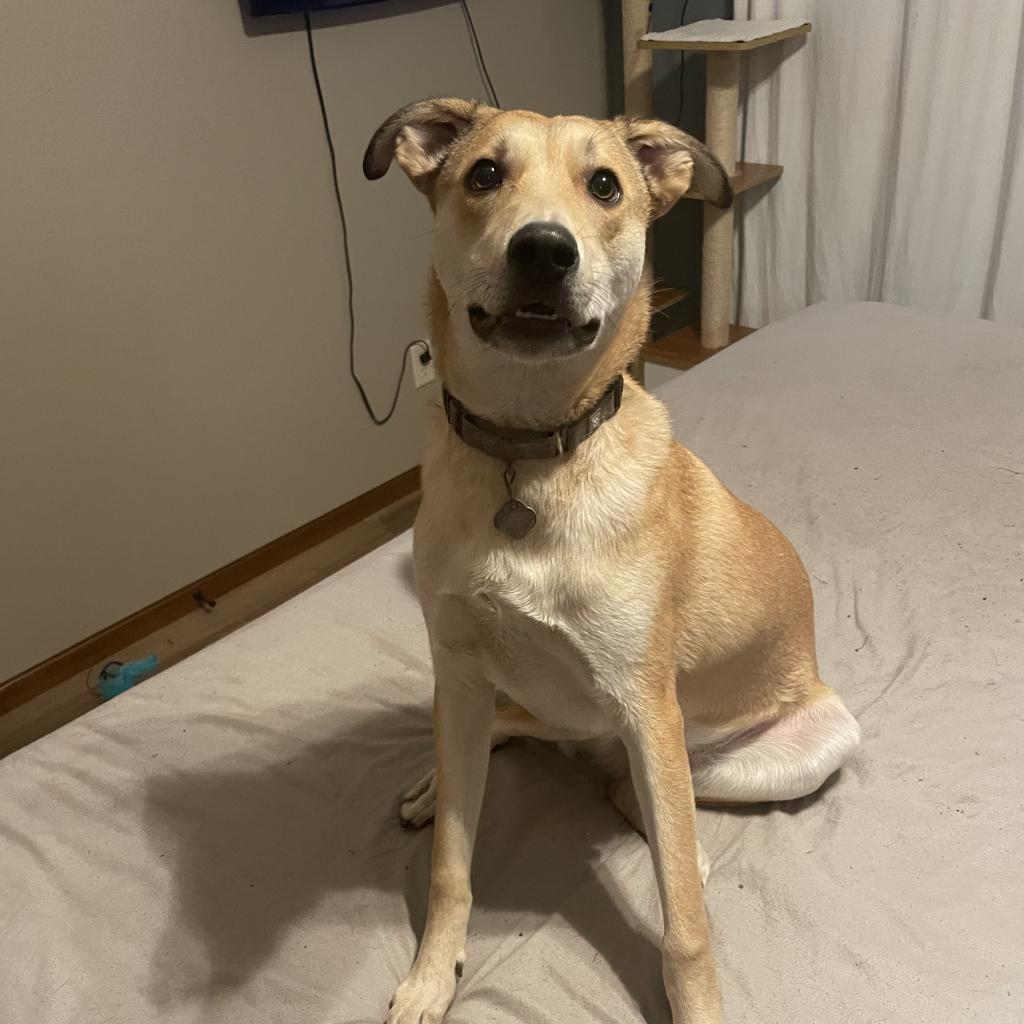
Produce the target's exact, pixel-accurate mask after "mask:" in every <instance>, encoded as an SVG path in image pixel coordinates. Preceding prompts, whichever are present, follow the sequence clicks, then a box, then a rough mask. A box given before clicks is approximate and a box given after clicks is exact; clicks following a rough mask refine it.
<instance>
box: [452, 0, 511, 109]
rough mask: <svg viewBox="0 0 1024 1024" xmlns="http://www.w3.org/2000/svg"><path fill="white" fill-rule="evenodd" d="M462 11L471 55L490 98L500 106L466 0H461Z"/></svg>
mask: <svg viewBox="0 0 1024 1024" xmlns="http://www.w3.org/2000/svg"><path fill="white" fill-rule="evenodd" d="M461 3H462V13H463V14H464V15H465V16H466V27H467V28H468V29H469V39H470V42H471V43H472V44H473V55H474V56H475V57H476V62H477V65H478V66H479V68H480V74H481V75H482V76H483V79H484V82H485V83H486V85H487V91H488V92H489V93H490V100H491V102H492V103H493V104H494V105H495V106H496V107H499V108H500V107H501V102H500V101H499V100H498V94H497V92H496V91H495V89H494V83H493V82H492V81H491V73H490V72H489V71H488V70H487V61H485V60H484V51H483V50H482V49H480V37H479V36H478V35H477V34H476V25H474V24H473V15H472V14H470V13H469V4H468V3H466V0H461Z"/></svg>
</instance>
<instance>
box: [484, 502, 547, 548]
mask: <svg viewBox="0 0 1024 1024" xmlns="http://www.w3.org/2000/svg"><path fill="white" fill-rule="evenodd" d="M494 525H495V527H496V528H497V529H499V530H501V532H502V533H503V534H505V536H506V537H511V538H512V539H513V540H521V539H522V538H523V537H525V536H526V535H527V534H528V533H529V532H530V531H531V530H532V529H533V528H534V527H535V526H536V525H537V513H536V512H534V510H533V509H532V508H530V506H529V505H527V504H526V502H524V501H520V500H519V499H518V498H509V500H508V501H506V502H505V504H504V505H502V506H501V508H499V509H498V511H497V512H495V513H494Z"/></svg>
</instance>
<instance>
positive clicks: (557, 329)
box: [468, 302, 601, 350]
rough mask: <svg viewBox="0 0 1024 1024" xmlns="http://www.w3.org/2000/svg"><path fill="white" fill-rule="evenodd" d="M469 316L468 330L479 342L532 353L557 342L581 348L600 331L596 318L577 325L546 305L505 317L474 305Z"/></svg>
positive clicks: (527, 307)
mask: <svg viewBox="0 0 1024 1024" xmlns="http://www.w3.org/2000/svg"><path fill="white" fill-rule="evenodd" d="M468 312H469V324H470V327H472V328H473V333H474V334H476V336H477V337H478V338H479V339H480V340H481V341H485V342H487V343H488V344H503V345H510V346H517V345H519V346H525V347H527V348H530V349H533V350H540V349H542V348H543V346H544V345H552V344H554V343H556V342H560V341H563V342H569V344H570V345H571V347H573V348H583V347H585V346H586V345H589V344H590V343H591V342H592V341H593V340H594V338H595V337H596V336H597V332H598V330H599V329H600V327H601V321H600V319H599V318H597V317H595V318H594V319H592V320H588V321H586V322H585V323H577V322H574V321H573V320H572V319H571V318H570V317H568V316H566V315H565V314H564V313H562V312H561V311H559V310H558V309H556V308H555V307H554V306H551V305H548V303H546V302H528V303H526V304H524V305H522V306H516V307H514V308H513V309H511V310H509V311H507V312H504V313H488V312H487V310H486V309H484V307H483V306H476V305H474V306H470V307H469V310H468Z"/></svg>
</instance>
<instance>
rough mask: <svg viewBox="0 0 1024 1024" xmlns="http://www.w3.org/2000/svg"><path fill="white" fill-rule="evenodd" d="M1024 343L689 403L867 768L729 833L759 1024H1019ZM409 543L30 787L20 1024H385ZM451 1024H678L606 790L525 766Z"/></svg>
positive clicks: (89, 728)
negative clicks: (778, 556)
mask: <svg viewBox="0 0 1024 1024" xmlns="http://www.w3.org/2000/svg"><path fill="white" fill-rule="evenodd" d="M1022 367H1024V332H1021V331H1019V330H1014V329H1010V328H1006V327H1001V326H997V325H994V324H991V323H987V322H982V321H970V320H954V319H949V318H941V317H936V316H932V315H926V314H922V313H917V312H911V311H909V310H906V309H903V308H899V307H894V306H887V305H880V304H850V305H826V306H818V307H814V308H812V309H810V310H807V311H805V312H804V313H801V314H800V315H798V316H795V317H793V318H790V319H788V320H785V321H782V322H780V323H777V324H775V325H773V326H771V327H768V328H766V329H764V330H762V331H760V332H758V333H757V334H755V335H753V336H752V337H750V338H749V339H746V340H744V341H743V342H742V343H740V344H739V345H736V346H735V347H733V348H731V349H728V350H726V351H725V352H723V353H721V354H719V355H716V356H715V358H713V359H711V360H708V361H707V362H705V363H703V364H702V365H701V366H699V367H698V368H696V369H694V370H692V371H690V372H688V373H685V374H681V375H680V376H679V377H678V378H677V379H675V380H673V381H672V382H670V383H669V384H667V385H666V386H665V387H664V388H663V389H662V390H661V397H662V398H663V399H664V400H665V402H666V403H667V404H668V405H669V407H670V408H671V411H672V414H673V417H674V420H675V423H676V426H677V431H678V435H679V437H680V438H681V439H683V440H684V441H685V443H687V444H688V445H689V446H690V447H692V448H693V449H694V450H695V451H696V452H697V453H698V454H700V455H701V456H702V457H703V458H704V459H705V460H706V461H708V462H709V463H710V464H711V465H712V466H713V467H714V468H715V469H716V471H717V472H718V473H719V475H720V476H721V477H722V479H723V480H724V481H725V482H726V483H727V484H728V485H729V486H731V487H732V489H733V490H735V491H736V492H737V493H738V494H739V495H740V496H742V497H744V498H745V499H747V500H749V501H751V502H752V503H754V504H755V505H757V506H758V507H759V508H761V509H762V510H763V511H764V512H766V513H767V514H768V515H769V516H770V517H771V518H772V519H774V520H775V522H777V523H778V524H779V525H780V526H781V527H782V528H783V530H784V531H785V532H786V533H787V534H788V536H789V537H790V538H791V539H792V541H793V542H794V544H795V545H796V547H797V549H798V550H799V551H800V553H801V555H802V556H803V558H804V561H805V563H806V565H807V568H808V571H809V573H810V575H811V578H812V583H813V587H814V591H815V598H816V617H817V627H818V637H819V654H820V660H821V665H822V675H823V678H825V679H826V681H828V682H829V683H831V684H832V685H833V686H834V687H835V688H836V689H837V690H838V691H839V692H840V693H841V694H842V696H843V698H844V699H845V701H846V702H847V704H848V705H849V706H850V708H851V710H853V712H854V713H855V714H856V716H857V718H858V719H859V720H860V722H861V725H862V727H863V730H864V745H863V749H862V751H861V752H860V754H859V755H858V756H857V758H856V759H855V760H854V761H853V762H852V763H851V764H849V765H848V766H847V767H846V768H844V769H843V770H842V772H841V773H840V774H839V775H838V776H836V777H834V778H833V779H832V780H831V781H830V782H829V783H828V784H827V785H826V787H825V789H824V791H823V792H822V793H821V794H820V795H818V796H817V797H815V798H810V799H807V800H804V801H799V802H797V803H794V804H785V805H776V806H772V807H765V808H757V809H751V810H749V811H744V812H742V813H736V812H729V811H716V812H711V811H705V810H702V811H701V812H700V813H699V822H698V824H699V829H700V834H701V838H702V840H703V843H704V846H705V848H706V850H707V852H708V855H709V857H710V858H711V861H712V872H711V877H710V879H709V881H708V887H707V901H708V906H709V910H710V916H711V920H712V929H713V936H714V941H715V945H716V950H717V957H718V963H719V966H720V974H721V978H722V986H723V993H724V1001H725V1009H726V1019H727V1021H729V1022H730V1024H742V1022H755V1021H756V1022H758V1024H802V1022H807V1024H847V1022H849V1024H874V1022H879V1024H881V1022H885V1024H890V1022H901V1024H902V1022H907V1024H970V1022H975V1021H976V1022H978V1024H982V1022H983V1024H1020V1022H1021V1021H1022V1020H1024V872H1022V870H1021V857H1022V850H1024V815H1022V811H1024V778H1022V775H1024V680H1022V674H1024V673H1022V670H1024V624H1022V620H1024V558H1022V551H1024V549H1022V529H1021V526H1022V514H1021V510H1022V509H1024V413H1022V407H1024V370H1022ZM430 692H431V676H430V665H429V660H428V654H427V645H426V640H425V635H424V630H423V626H422V623H421V620H420V615H419V610H418V606H417V603H416V598H415V595H414V593H413V585H412V577H411V566H410V538H409V536H408V535H405V536H401V537H399V538H397V539H396V540H395V541H393V542H392V543H390V544H388V545H387V546H385V547H383V548H381V549H379V550H377V551H375V552H374V553H373V554H371V555H369V556H367V557H365V558H363V559H362V560H360V561H359V562H357V563H355V564H354V565H352V566H350V567H349V568H347V569H346V570H344V571H343V572H341V573H339V574H338V575H336V576H334V577H332V578H330V579H328V580H326V581H324V582H323V583H321V584H320V585H318V586H316V587H315V588H313V589H312V590H309V591H307V592H306V593H304V594H302V595H300V596H299V597H297V598H295V599H294V600H292V601H289V602H288V603H287V604H285V605H283V606H281V607H279V608H278V609H276V610H275V611H273V612H272V613H270V614H268V615H266V616H265V617H263V618H262V619H260V620H258V621H256V622H254V623H252V624H251V625H249V626H247V627H246V628H244V629H242V630H240V631H238V632H236V633H234V634H233V635H231V636H228V637H227V638H225V639H223V640H221V641H220V642H218V643H216V644H215V645H213V646H212V647H210V648H208V649H206V650H204V651H203V652H202V653H200V654H198V655H196V656H194V657H192V658H190V659H188V660H187V661H186V662H183V663H181V664H179V665H178V666H176V667H174V668H173V669H170V670H168V671H167V672H166V673H164V674H162V675H160V676H158V677H156V678H155V679H153V680H152V681H150V682H148V683H144V684H143V685H141V686H140V687H138V688H137V689H135V690H133V691H131V692H129V693H127V694H125V695H124V696H121V697H118V698H116V699H115V700H113V701H111V702H109V703H108V704H106V705H104V706H103V707H101V708H99V709H97V710H96V711H94V712H92V713H91V714H88V715H86V716H85V717H84V718H81V719H79V720H78V721H76V722H74V723H72V724H71V725H68V726H66V727H65V728H63V729H61V730H60V731H58V732H57V733H54V734H53V735H51V736H48V737H46V738H45V739H43V740H41V741H39V742H38V743H36V744H34V745H32V746H31V747H28V748H26V749H24V750H22V751H20V752H18V753H16V754H14V755H12V756H10V757H8V758H6V759H5V760H4V761H2V762H0V869H2V873H0V935H2V942H3V953H2V956H0V1020H3V1021H5V1022H11V1024H64V1022H68V1024H71V1022H74V1024H83V1022H84V1024H147V1022H151V1021H161V1022H168V1024H193V1022H196V1024H198V1022H202V1024H243V1022H244V1024H254V1022H263V1021H266V1022H268V1024H269V1022H272V1024H293V1022H294V1024H299V1022H301V1024H320V1022H338V1024H355V1022H367V1024H379V1022H380V1021H382V1020H383V1018H384V1016H385V1014H386V1008H387V1005H388V1000H389V998H390V996H391V994H392V993H393V991H394V989H395V987H396V986H397V984H398V983H399V982H400V981H401V979H402V978H403V977H404V975H405V972H406V970H407V969H408V967H409V964H410V963H411V960H412V957H413V954H414V951H415V946H416V935H417V932H418V930H419V929H421V928H422V923H423V919H424V911H425V897H426V891H427V875H428V866H429V858H430V830H429V829H427V830H425V831H422V832H405V831H402V830H401V829H400V828H399V827H398V825H397V820H396V812H397V795H398V793H399V791H400V790H401V789H402V788H403V787H404V786H406V785H407V784H409V783H410V782H412V781H413V780H415V779H416V777H417V776H418V775H419V774H420V773H421V771H422V770H423V769H424V768H425V767H426V766H427V765H428V763H429V760H430V716H429V702H430ZM474 887H475V894H476V904H475V908H474V911H473V917H472V921H471V935H470V944H469V947H468V950H469V958H468V962H467V965H466V972H465V976H464V977H463V979H462V981H461V983H460V986H459V991H458V995H457V998H456V1002H455V1003H454V1005H453V1006H452V1009H451V1011H450V1013H449V1017H448V1020H449V1021H450V1022H451V1024H481V1022H494V1024H512V1022H527V1024H549V1022H550V1024H556V1022H557V1024H566V1022H575V1021H593V1022H597V1024H634V1022H637V1024H638V1022H641V1021H649V1022H655V1024H668V1022H669V1010H668V1004H667V1001H666V999H665V996H664V995H663V992H662V985H661V968H660V960H659V954H658V949H657V936H658V934H659V920H660V919H659V905H658V899H657V891H656V887H655V881H654V876H653V872H652V868H651V863H650V857H649V855H648V851H647V848H646V846H645V845H644V843H643V842H642V840H641V839H640V838H638V837H637V836H636V835H635V834H633V833H632V832H631V831H630V829H629V827H628V826H627V825H626V824H625V822H624V821H622V820H621V819H620V817H619V816H618V814H617V813H616V811H615V810H614V809H613V808H612V807H611V805H610V804H609V803H607V802H606V801H605V799H604V798H603V795H602V786H601V782H600V780H599V779H598V778H597V777H596V776H595V775H594V774H593V773H592V771H591V770H590V768H589V767H588V766H587V765H586V764H584V763H581V762H579V761H571V760H566V759H564V758H562V757H561V756H560V755H559V754H558V753H557V752H556V751H554V750H553V749H551V748H549V747H547V746H545V745H544V744H541V743H537V742H532V741H516V742H513V743H512V744H510V745H509V746H508V747H507V748H506V749H504V750H501V751H499V752H497V753H496V754H495V755H494V757H493V761H492V768H491V773H490V777H489V781H488V787H487V795H486V798H485V805H484V812H483V817H482V822H481V828H480V838H479V842H478V847H477V855H476V860H475V864H474Z"/></svg>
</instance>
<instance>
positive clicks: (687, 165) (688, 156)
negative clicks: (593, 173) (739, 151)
mask: <svg viewBox="0 0 1024 1024" xmlns="http://www.w3.org/2000/svg"><path fill="white" fill-rule="evenodd" d="M615 123H616V124H617V125H618V126H619V129H620V131H621V132H622V134H623V138H624V139H625V140H626V145H628V146H629V148H630V149H631V150H632V151H633V155H634V156H635V157H636V159H637V161H638V162H639V164H640V168H641V170H642V171H643V173H644V177H645V178H646V179H647V185H648V187H649V188H650V191H651V199H652V201H653V204H654V216H655V217H660V216H661V215H662V214H663V213H668V211H669V210H671V209H672V207H673V206H675V204H676V202H677V201H678V200H679V199H680V198H681V197H682V196H683V195H684V194H685V193H686V192H687V191H689V189H690V187H691V186H695V187H696V188H697V189H698V190H699V191H700V194H701V195H702V196H703V197H704V198H705V199H706V200H707V201H708V202H709V203H713V204H714V205H715V206H720V207H722V208H723V209H725V207H727V206H728V205H729V204H730V203H731V202H732V186H731V185H730V184H729V175H728V174H726V173H725V168H724V167H723V166H722V165H721V164H720V163H719V162H718V158H717V157H716V156H714V155H713V154H712V153H711V151H710V150H709V149H708V148H707V147H706V146H705V145H704V144H703V143H701V142H698V141H697V140H696V139H695V138H694V137H693V136H692V135H687V134H686V132H682V131H680V130H679V129H678V128H676V127H674V126H673V125H670V124H666V123H665V122H664V121H655V120H653V119H646V118H645V119H638V118H632V117H618V118H616V119H615Z"/></svg>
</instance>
